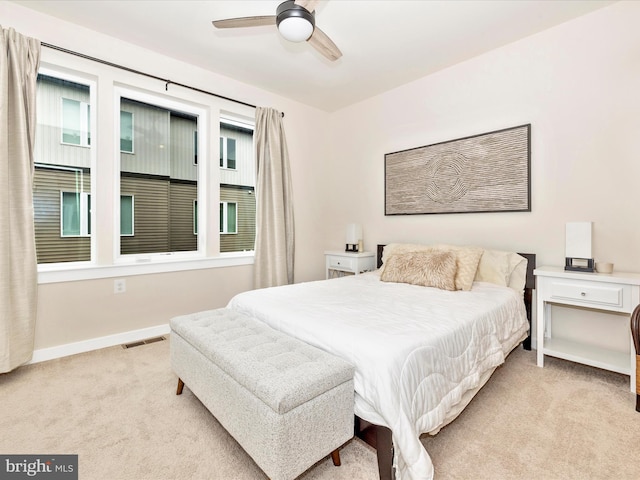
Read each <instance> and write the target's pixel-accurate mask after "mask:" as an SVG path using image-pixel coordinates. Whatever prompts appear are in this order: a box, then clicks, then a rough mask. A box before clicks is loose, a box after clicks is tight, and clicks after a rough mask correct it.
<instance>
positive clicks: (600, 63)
mask: <svg viewBox="0 0 640 480" xmlns="http://www.w3.org/2000/svg"><path fill="white" fill-rule="evenodd" d="M639 19H640V2H621V3H619V4H614V5H613V6H610V7H608V8H604V9H602V10H598V11H596V12H594V13H592V14H589V15H587V16H584V17H581V18H578V19H576V20H574V21H571V22H568V23H565V24H563V25H560V26H558V27H556V28H554V29H551V30H548V31H546V32H543V33H540V34H538V35H535V36H532V37H529V38H526V39H524V40H522V41H519V42H517V43H513V44H511V45H509V46H506V47H504V48H501V49H498V50H495V51H493V52H490V53H488V54H485V55H482V56H480V57H477V58H475V59H472V60H469V61H467V62H464V63H462V64H459V65H457V66H454V67H451V68H449V69H446V70H444V71H441V72H439V73H436V74H434V75H431V76H428V77H425V78H422V79H420V80H418V81H415V82H413V83H410V84H408V85H405V86H402V87H400V88H397V89H395V90H392V91H389V92H387V93H384V94H382V95H380V96H378V97H375V98H372V99H369V100H367V101H364V102H361V103H360V104H357V105H354V106H352V107H350V108H346V109H344V110H342V111H340V112H338V113H335V114H333V115H332V118H331V127H332V151H333V154H332V155H331V156H330V157H329V159H328V161H327V162H326V172H327V173H326V175H327V178H331V179H333V180H334V182H333V184H332V187H333V191H335V192H342V194H341V195H334V196H331V197H330V198H328V199H327V202H328V205H327V208H328V210H329V211H331V212H333V215H331V217H328V218H327V222H328V223H327V225H326V227H327V228H328V230H330V231H331V232H333V236H332V237H331V239H330V243H331V245H328V246H331V247H339V246H340V245H341V244H342V243H343V239H342V237H343V236H344V234H343V233H342V230H343V229H344V225H345V223H346V222H347V221H348V220H350V219H356V220H358V221H360V222H362V223H363V226H364V237H365V239H364V240H365V247H366V248H368V249H371V248H372V247H373V246H374V245H375V243H376V242H390V241H405V240H407V241H418V240H420V241H438V242H440V241H446V242H455V243H471V244H481V245H487V246H491V247H496V248H509V249H515V250H519V251H530V252H535V253H537V254H538V264H540V265H542V264H555V265H558V264H563V263H564V240H565V239H564V232H565V223H566V222H571V221H592V222H594V224H593V254H594V256H595V258H596V259H597V260H603V261H611V262H614V263H615V265H616V269H618V270H634V271H640V255H639V254H638V245H640V224H639V223H638V220H637V218H638V215H637V212H638V207H637V202H636V199H635V196H636V195H635V191H636V190H637V188H636V185H637V182H638V178H640V142H638V138H639V133H640V115H639V112H640V88H638V85H640V50H639V49H638V45H640V29H638V28H637V24H638V20H639ZM425 55H428V51H425ZM525 123H531V124H532V127H531V152H532V154H531V174H532V175H531V177H532V178H531V185H532V211H531V212H530V213H482V214H447V215H416V216H389V217H385V216H384V154H385V153H389V152H395V151H398V150H403V149H407V148H412V147H418V146H422V145H429V144H433V143H437V142H442V141H446V140H452V139H456V138H460V137H464V136H469V135H474V134H480V133H484V132H489V131H492V130H497V129H500V128H505V127H511V126H516V125H521V124H525ZM337 172H339V174H337ZM354 182H355V183H356V184H357V186H356V187H355V188H352V185H353V183H354ZM345 205H349V208H344V206H345Z"/></svg>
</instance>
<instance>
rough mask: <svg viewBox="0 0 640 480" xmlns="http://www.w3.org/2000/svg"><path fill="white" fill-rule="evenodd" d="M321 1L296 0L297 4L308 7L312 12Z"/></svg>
mask: <svg viewBox="0 0 640 480" xmlns="http://www.w3.org/2000/svg"><path fill="white" fill-rule="evenodd" d="M319 2H320V0H296V2H295V3H296V5H299V6H301V7H302V8H306V9H307V10H309V11H310V12H313V11H314V10H315V9H316V5H317V4H318V3H319Z"/></svg>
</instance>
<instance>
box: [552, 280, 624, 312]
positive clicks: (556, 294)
mask: <svg viewBox="0 0 640 480" xmlns="http://www.w3.org/2000/svg"><path fill="white" fill-rule="evenodd" d="M627 290H629V286H628V285H620V284H616V283H597V282H591V281H586V282H582V281H580V280H572V281H554V282H552V283H551V292H550V293H551V300H552V301H553V300H554V299H558V300H570V301H573V302H576V303H584V304H585V305H590V306H593V307H596V308H598V307H600V308H606V307H614V308H624V307H625V299H626V298H628V297H629V294H630V291H627Z"/></svg>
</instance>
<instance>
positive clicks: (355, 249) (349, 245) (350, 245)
mask: <svg viewBox="0 0 640 480" xmlns="http://www.w3.org/2000/svg"><path fill="white" fill-rule="evenodd" d="M344 251H345V252H351V253H358V252H359V250H358V244H357V243H347V246H346V247H345V249H344Z"/></svg>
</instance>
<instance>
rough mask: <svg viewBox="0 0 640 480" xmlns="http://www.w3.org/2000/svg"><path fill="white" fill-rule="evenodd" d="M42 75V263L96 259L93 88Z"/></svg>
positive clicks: (38, 224)
mask: <svg viewBox="0 0 640 480" xmlns="http://www.w3.org/2000/svg"><path fill="white" fill-rule="evenodd" d="M93 88H94V85H93V84H91V82H84V81H83V80H82V79H76V78H72V77H67V78H62V77H57V76H49V75H42V74H41V75H38V81H37V105H36V107H37V125H36V141H35V146H34V160H35V169H34V185H33V206H34V222H35V234H36V251H37V255H38V263H41V264H42V263H62V262H88V261H90V260H91V238H90V232H91V214H90V212H91V200H90V199H91V193H92V192H91V176H92V171H91V155H92V150H93V146H92V145H91V137H92V135H91V120H90V118H91V100H90V99H91V92H92V90H93Z"/></svg>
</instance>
